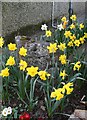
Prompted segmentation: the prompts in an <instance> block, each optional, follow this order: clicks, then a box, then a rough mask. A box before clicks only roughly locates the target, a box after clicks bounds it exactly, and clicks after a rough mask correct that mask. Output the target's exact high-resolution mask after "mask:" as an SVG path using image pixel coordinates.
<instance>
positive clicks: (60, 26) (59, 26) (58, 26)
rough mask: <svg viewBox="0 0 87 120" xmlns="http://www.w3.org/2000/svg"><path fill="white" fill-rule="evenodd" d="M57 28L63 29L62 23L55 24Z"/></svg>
mask: <svg viewBox="0 0 87 120" xmlns="http://www.w3.org/2000/svg"><path fill="white" fill-rule="evenodd" d="M57 29H59V30H60V31H61V30H62V29H63V25H62V23H61V24H60V25H57Z"/></svg>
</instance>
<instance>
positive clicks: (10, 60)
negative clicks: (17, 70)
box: [6, 56, 15, 66]
mask: <svg viewBox="0 0 87 120" xmlns="http://www.w3.org/2000/svg"><path fill="white" fill-rule="evenodd" d="M6 65H9V66H13V65H15V59H14V57H12V56H10V57H9V59H8V60H7V63H6Z"/></svg>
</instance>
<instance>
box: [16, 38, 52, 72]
mask: <svg viewBox="0 0 87 120" xmlns="http://www.w3.org/2000/svg"><path fill="white" fill-rule="evenodd" d="M17 38H18V39H17ZM20 38H21V36H19V37H16V43H17V46H18V48H20V47H22V46H24V47H25V48H27V50H28V52H27V53H28V55H27V61H28V63H29V66H31V65H33V66H38V67H39V69H43V70H44V69H45V68H46V66H47V62H48V59H49V57H50V56H49V53H48V50H47V48H46V47H47V46H48V45H49V42H45V41H34V42H32V40H29V41H28V40H24V41H21V40H20Z"/></svg>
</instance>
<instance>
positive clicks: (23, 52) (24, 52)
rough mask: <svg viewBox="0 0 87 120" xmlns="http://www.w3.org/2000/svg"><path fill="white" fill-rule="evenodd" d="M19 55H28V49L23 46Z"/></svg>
mask: <svg viewBox="0 0 87 120" xmlns="http://www.w3.org/2000/svg"><path fill="white" fill-rule="evenodd" d="M19 55H21V56H26V55H27V49H25V48H24V47H21V48H20V51H19Z"/></svg>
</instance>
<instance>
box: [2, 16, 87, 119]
mask: <svg viewBox="0 0 87 120" xmlns="http://www.w3.org/2000/svg"><path fill="white" fill-rule="evenodd" d="M70 19H71V20H72V23H71V24H70V25H69V24H68V20H67V18H66V17H65V16H64V17H62V18H61V22H60V24H59V25H57V26H56V29H53V30H49V28H48V26H47V25H46V24H44V25H42V26H41V30H43V31H44V35H42V36H41V38H42V40H43V41H44V42H45V41H48V42H49V45H47V46H45V49H47V50H48V54H49V57H50V59H49V61H48V62H47V65H46V67H45V69H40V68H39V67H38V66H37V65H36V66H33V65H32V66H30V65H29V64H28V49H27V47H26V48H25V47H24V46H22V47H20V48H18V47H17V45H16V44H15V43H9V44H8V45H7V46H5V45H4V44H5V43H4V39H3V38H2V37H0V47H1V48H2V51H3V55H2V62H1V63H2V70H1V72H0V76H1V77H2V82H3V85H2V100H3V106H2V112H1V115H2V119H3V120H4V119H8V120H12V119H19V120H31V119H32V120H34V119H37V120H46V119H49V120H51V119H55V117H54V116H56V115H57V114H61V113H62V114H63V110H64V108H65V107H66V106H67V105H68V100H69V98H70V96H74V95H73V92H74V90H75V89H76V85H77V86H78V89H79V87H80V89H82V85H83V84H86V83H87V80H86V79H87V74H86V73H87V72H86V71H87V59H86V53H85V48H83V49H82V50H81V51H80V52H79V49H80V47H81V46H83V45H84V44H86V40H87V26H86V24H85V23H78V22H77V17H76V15H72V16H71V18H70ZM34 59H35V58H34ZM41 97H42V102H43V104H42V105H41V106H40V107H42V110H43V112H44V113H45V114H44V115H43V116H41V115H38V113H37V111H38V109H39V108H38V104H39V100H40V99H41ZM16 99H17V100H18V102H17V103H16V105H15V107H14V105H13V104H14V103H15V101H16ZM12 102H13V104H11V103H12ZM56 119H58V116H57V117H56Z"/></svg>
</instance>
